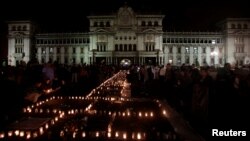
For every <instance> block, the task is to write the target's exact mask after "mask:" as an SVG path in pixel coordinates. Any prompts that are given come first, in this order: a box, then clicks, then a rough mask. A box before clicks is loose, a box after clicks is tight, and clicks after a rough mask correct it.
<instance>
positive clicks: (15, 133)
mask: <svg viewBox="0 0 250 141" xmlns="http://www.w3.org/2000/svg"><path fill="white" fill-rule="evenodd" d="M64 115H65V114H64V112H61V113H60V114H59V115H58V116H55V117H54V118H52V119H50V120H48V121H47V122H46V123H44V124H43V125H42V126H41V127H39V128H38V129H35V130H34V129H30V130H19V129H16V130H9V131H6V132H1V133H0V139H4V138H11V137H21V138H26V139H31V138H36V137H38V136H40V135H43V134H44V132H46V130H48V129H49V127H50V126H53V125H54V124H55V123H56V122H58V121H59V119H62V118H64Z"/></svg>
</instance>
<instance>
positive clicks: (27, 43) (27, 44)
mask: <svg viewBox="0 0 250 141" xmlns="http://www.w3.org/2000/svg"><path fill="white" fill-rule="evenodd" d="M23 45H24V46H23V51H24V54H25V56H24V58H23V61H25V62H26V63H28V61H29V60H30V50H31V41H30V39H29V38H24V39H23Z"/></svg>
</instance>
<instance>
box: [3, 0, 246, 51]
mask: <svg viewBox="0 0 250 141" xmlns="http://www.w3.org/2000/svg"><path fill="white" fill-rule="evenodd" d="M125 2H127V4H128V5H129V6H131V7H132V9H133V10H134V11H135V12H136V13H150V12H154V13H155V12H158V13H161V14H163V15H165V19H164V31H166V30H167V31H214V30H217V29H216V27H215V26H214V25H215V23H216V22H218V21H220V20H222V19H224V18H227V17H250V10H249V6H248V4H247V1H245V0H237V1H233V2H230V1H228V0H227V1H226V0H200V1H196V0H173V1H169V0H90V1H87V0H82V1H79V0H77V1H76V0H66V1H65V0H60V1H58V0H32V1H31V0H30V1H28V0H8V1H5V0H1V1H0V36H1V40H0V41H1V48H2V46H5V45H4V43H5V42H4V41H3V40H4V38H3V37H5V36H6V29H7V27H6V24H5V23H4V21H7V20H29V19H31V20H33V21H35V22H36V23H38V25H40V27H41V29H42V30H43V31H42V32H85V31H88V24H89V23H88V20H87V18H86V16H88V15H91V14H110V13H115V12H117V10H118V9H119V7H121V6H122V5H123V4H124V3H125ZM0 51H1V50H0Z"/></svg>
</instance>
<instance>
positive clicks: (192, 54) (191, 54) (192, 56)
mask: <svg viewBox="0 0 250 141" xmlns="http://www.w3.org/2000/svg"><path fill="white" fill-rule="evenodd" d="M189 52H190V58H189V61H190V65H192V64H194V47H189Z"/></svg>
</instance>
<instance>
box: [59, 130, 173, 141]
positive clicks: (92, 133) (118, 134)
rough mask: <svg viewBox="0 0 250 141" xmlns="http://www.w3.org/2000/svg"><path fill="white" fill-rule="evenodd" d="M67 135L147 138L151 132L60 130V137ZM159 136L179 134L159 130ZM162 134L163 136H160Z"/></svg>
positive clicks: (171, 138)
mask: <svg viewBox="0 0 250 141" xmlns="http://www.w3.org/2000/svg"><path fill="white" fill-rule="evenodd" d="M65 136H71V138H73V139H76V138H110V139H121V140H129V139H132V140H147V138H149V136H150V133H149V134H148V135H147V133H146V132H139V131H137V132H136V131H134V132H126V131H113V132H112V131H108V132H107V131H89V132H86V131H74V132H72V133H67V132H65V131H63V130H62V131H60V137H61V138H64V137H65ZM156 136H158V138H162V139H164V140H169V141H174V140H176V139H177V136H176V134H175V133H174V132H172V131H169V132H166V133H164V132H158V133H157V135H156ZM160 136H162V137H160Z"/></svg>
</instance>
